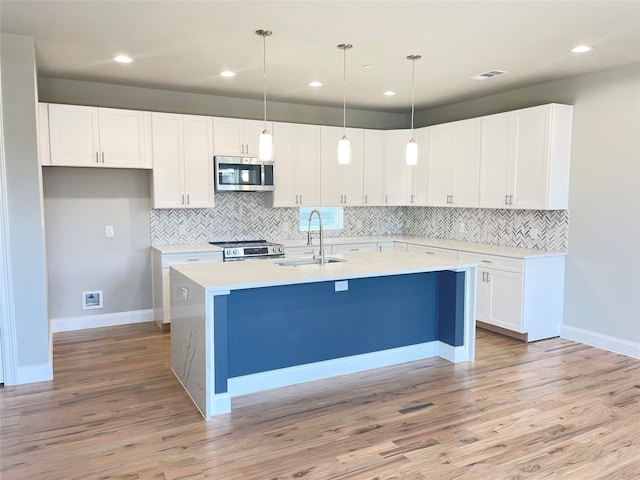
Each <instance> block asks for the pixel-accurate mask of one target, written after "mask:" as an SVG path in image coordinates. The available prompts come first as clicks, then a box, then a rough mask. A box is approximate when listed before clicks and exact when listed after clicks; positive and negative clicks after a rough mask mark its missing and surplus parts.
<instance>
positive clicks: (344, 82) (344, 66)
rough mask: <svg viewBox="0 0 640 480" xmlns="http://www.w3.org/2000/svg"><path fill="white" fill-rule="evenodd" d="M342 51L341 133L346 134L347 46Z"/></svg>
mask: <svg viewBox="0 0 640 480" xmlns="http://www.w3.org/2000/svg"><path fill="white" fill-rule="evenodd" d="M342 51H343V52H344V55H343V57H342V58H343V62H342V135H343V136H346V135H347V48H346V46H345V48H343V49H342Z"/></svg>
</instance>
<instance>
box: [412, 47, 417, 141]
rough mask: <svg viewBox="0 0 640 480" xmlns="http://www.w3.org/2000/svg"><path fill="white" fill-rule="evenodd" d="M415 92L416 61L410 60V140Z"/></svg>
mask: <svg viewBox="0 0 640 480" xmlns="http://www.w3.org/2000/svg"><path fill="white" fill-rule="evenodd" d="M415 90H416V59H415V58H413V59H412V60H411V138H413V114H414V109H415V106H414V99H415Z"/></svg>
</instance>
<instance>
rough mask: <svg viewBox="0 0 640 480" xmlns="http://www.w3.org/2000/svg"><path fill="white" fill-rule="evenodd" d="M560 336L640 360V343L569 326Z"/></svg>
mask: <svg viewBox="0 0 640 480" xmlns="http://www.w3.org/2000/svg"><path fill="white" fill-rule="evenodd" d="M560 336H561V337H563V338H567V339H569V340H573V341H575V342H580V343H584V344H586V345H591V346H592V347H598V348H602V349H603V350H608V351H610V352H614V353H620V354H622V355H626V356H628V357H632V358H637V359H640V343H635V342H630V341H628V340H623V339H621V338H615V337H610V336H608V335H603V334H601V333H596V332H592V331H590V330H583V329H582V328H576V327H570V326H567V325H563V327H562V329H561V331H560Z"/></svg>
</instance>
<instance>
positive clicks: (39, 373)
mask: <svg viewBox="0 0 640 480" xmlns="http://www.w3.org/2000/svg"><path fill="white" fill-rule="evenodd" d="M17 376H18V378H17V382H16V383H15V385H23V384H25V383H34V382H47V381H49V380H53V366H52V365H51V364H50V363H40V364H38V365H26V366H20V365H18V368H17Z"/></svg>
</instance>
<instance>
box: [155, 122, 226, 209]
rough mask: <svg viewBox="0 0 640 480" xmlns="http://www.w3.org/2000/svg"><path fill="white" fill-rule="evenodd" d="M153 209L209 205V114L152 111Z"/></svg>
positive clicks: (210, 171) (210, 168)
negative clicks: (207, 115)
mask: <svg viewBox="0 0 640 480" xmlns="http://www.w3.org/2000/svg"><path fill="white" fill-rule="evenodd" d="M152 132H153V135H152V139H153V152H154V155H153V162H154V168H153V204H154V208H211V207H213V206H214V196H213V121H212V119H211V118H210V117H203V116H196V115H177V114H171V113H154V114H153V115H152Z"/></svg>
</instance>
